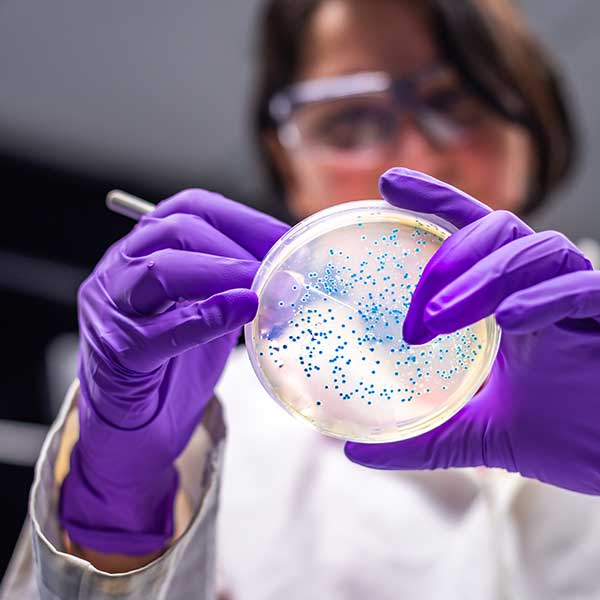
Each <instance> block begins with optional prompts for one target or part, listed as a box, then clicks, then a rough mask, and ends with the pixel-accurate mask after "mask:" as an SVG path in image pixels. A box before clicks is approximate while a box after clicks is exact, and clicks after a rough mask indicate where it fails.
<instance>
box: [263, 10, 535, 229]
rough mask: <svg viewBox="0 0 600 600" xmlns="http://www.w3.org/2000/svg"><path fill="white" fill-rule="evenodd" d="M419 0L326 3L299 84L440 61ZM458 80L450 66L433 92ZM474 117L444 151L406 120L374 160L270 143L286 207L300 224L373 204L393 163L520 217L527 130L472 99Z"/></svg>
mask: <svg viewBox="0 0 600 600" xmlns="http://www.w3.org/2000/svg"><path fill="white" fill-rule="evenodd" d="M413 5H414V6H418V5H419V2H415V1H414V0H413V1H412V2H411V1H404V2H402V1H400V0H370V1H369V2H364V0H324V1H323V2H322V3H321V5H320V6H319V8H318V9H317V10H316V12H315V14H314V15H313V17H312V21H311V23H310V25H309V29H308V32H307V35H306V38H305V43H304V49H303V52H302V55H301V61H300V70H299V74H298V78H297V79H298V81H304V80H312V79H319V78H324V77H335V76H340V75H346V74H351V73H358V72H363V71H385V72H387V73H389V74H390V75H392V77H394V78H403V77H410V76H411V75H414V74H415V73H418V72H421V71H423V70H424V69H427V67H430V66H431V65H433V64H436V63H439V62H441V61H443V58H444V57H443V56H440V55H439V54H438V51H437V49H436V47H435V44H434V40H433V38H432V35H431V33H430V31H429V30H428V28H427V24H426V21H425V19H424V17H423V16H422V15H421V14H419V12H418V8H414V7H413ZM457 83H458V79H457V77H456V74H455V73H454V72H453V71H452V70H451V69H447V70H446V71H445V72H444V73H443V74H442V75H440V77H439V81H437V82H436V81H434V82H433V83H432V84H431V85H433V87H436V86H441V87H442V88H447V87H450V88H452V86H453V85H455V84H457ZM473 102H475V103H476V104H477V109H476V112H477V114H478V118H477V120H476V121H475V122H474V124H473V125H471V126H470V127H469V128H468V129H466V130H465V132H464V133H463V134H462V135H461V136H460V138H459V139H458V140H454V141H453V143H451V144H447V145H440V144H437V143H433V142H432V141H431V140H430V139H428V136H427V135H425V134H424V133H423V132H422V130H421V128H420V127H418V126H417V124H416V121H414V120H413V119H412V118H411V117H410V116H407V117H403V118H402V122H401V124H400V126H399V130H398V133H397V135H396V138H397V139H396V138H395V139H393V140H391V141H388V143H387V144H386V151H385V152H382V153H379V154H378V155H377V158H376V160H369V161H362V162H361V161H360V160H358V161H357V160H354V161H353V160H345V159H343V158H340V157H339V156H338V157H337V158H336V159H335V160H330V159H328V158H325V157H324V156H323V155H321V154H319V153H318V152H313V151H311V150H310V149H307V148H302V147H301V146H300V147H298V148H292V149H287V148H284V147H283V146H281V145H280V143H279V141H278V140H277V139H276V136H273V138H272V139H271V140H270V142H269V143H270V146H271V148H272V151H273V153H274V158H275V161H276V164H277V165H278V167H279V169H280V170H281V173H282V175H283V179H284V183H285V186H286V197H287V205H288V209H289V210H290V212H291V213H292V215H293V216H294V217H296V218H298V219H300V218H303V217H306V216H308V215H310V214H312V213H314V212H316V211H318V210H321V209H323V208H326V207H327V206H331V205H334V204H339V203H341V202H346V201H349V200H358V199H369V198H377V197H379V196H380V194H379V192H378V179H379V176H380V175H381V174H382V173H383V172H384V171H385V170H386V169H388V168H390V167H393V166H404V167H408V168H411V169H415V170H417V171H423V172H425V173H428V174H429V175H432V176H433V177H436V178H438V179H441V180H443V181H446V182H448V183H451V184H452V185H454V186H456V187H459V188H461V189H463V190H464V191H466V192H468V193H469V194H471V195H473V196H475V197H476V198H478V199H479V200H481V201H483V202H485V203H486V204H488V205H490V206H491V207H492V208H494V209H508V210H512V211H515V212H518V211H519V209H520V207H521V204H522V202H523V200H524V198H525V195H526V186H527V181H528V179H529V173H530V170H531V150H530V140H529V136H528V134H527V133H526V132H525V131H524V130H523V129H521V128H520V127H518V126H516V125H513V124H511V123H509V122H508V121H506V120H503V119H501V118H500V117H497V116H495V115H493V114H491V113H490V112H489V111H487V110H486V109H485V108H484V107H482V106H481V105H480V104H479V103H478V102H477V101H476V100H473Z"/></svg>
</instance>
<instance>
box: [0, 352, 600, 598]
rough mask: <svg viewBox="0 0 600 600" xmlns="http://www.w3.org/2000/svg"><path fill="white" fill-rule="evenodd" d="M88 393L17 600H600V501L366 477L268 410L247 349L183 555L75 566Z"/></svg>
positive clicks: (497, 474) (23, 562) (45, 488)
mask: <svg viewBox="0 0 600 600" xmlns="http://www.w3.org/2000/svg"><path fill="white" fill-rule="evenodd" d="M76 393H77V388H76V387H74V388H72V390H71V392H70V395H69V396H68V397H67V399H66V402H65V406H64V407H63V410H62V411H61V414H60V415H59V418H58V419H57V422H56V423H55V425H54V427H53V428H52V430H51V432H50V434H49V437H48V439H47V441H46V444H45V446H44V449H43V451H42V453H41V455H40V461H39V463H38V465H37V469H36V479H35V482H34V486H33V489H32V498H31V506H30V517H31V521H32V525H31V526H29V525H28V526H27V527H26V529H25V530H24V534H23V536H22V540H21V542H20V544H19V546H18V548H17V550H16V551H15V556H14V557H13V561H12V564H11V567H10V569H9V572H8V573H7V576H6V578H5V581H4V585H3V594H2V596H1V597H2V598H3V599H8V598H10V599H11V600H12V599H18V600H34V599H36V600H37V599H38V598H43V599H53V600H54V599H56V598H69V599H71V598H78V599H81V600H84V599H85V600H87V599H92V598H94V599H104V598H122V599H127V600H133V599H137V598H152V599H155V598H156V599H158V598H168V599H169V600H180V599H181V600H183V599H185V600H187V599H190V598H194V599H208V598H214V597H215V593H216V592H215V589H216V587H218V588H219V589H221V590H226V591H227V592H228V594H229V595H230V597H231V598H233V599H234V600H259V599H260V600H282V599H283V598H285V600H312V599H321V598H327V599H328V600H338V599H339V600H341V599H344V600H355V599H356V600H359V599H360V600H365V599H369V600H388V599H394V600H396V599H399V598H400V599H402V598H409V597H418V598H426V599H432V600H437V599H442V598H443V599H444V600H454V599H456V600H458V599H460V600H470V599H473V600H483V599H485V600H496V599H510V600H514V599H517V600H518V599H527V600H536V599H540V600H553V599H559V598H560V599H567V598H568V599H569V600H584V599H585V600H587V599H589V600H592V599H594V600H597V599H598V598H600V569H598V565H599V564H600V498H595V497H591V496H584V495H581V494H575V493H572V492H567V491H564V490H560V489H557V488H553V487H550V486H547V485H543V484H540V483H538V482H535V481H531V480H525V479H522V478H520V477H518V476H515V475H509V474H506V473H504V472H501V471H491V470H488V471H486V470H464V471H458V470H452V471H444V472H421V473H416V472H383V471H373V470H369V469H365V468H362V467H359V466H356V465H353V464H352V463H350V462H349V461H348V460H347V459H346V458H345V457H344V455H343V452H342V445H341V443H339V442H337V441H333V440H330V439H328V438H325V437H322V436H320V435H319V434H317V433H316V432H314V431H312V430H311V429H309V428H307V427H306V426H305V425H303V424H301V423H298V422H297V421H295V420H294V419H292V418H291V417H290V416H289V415H287V414H286V413H285V412H284V411H283V410H282V409H280V408H279V407H278V406H277V405H276V404H275V403H274V402H273V401H272V400H271V399H270V398H269V397H268V396H267V395H266V392H264V390H263V389H262V388H261V387H260V384H259V382H258V380H257V379H256V377H255V376H254V373H253V371H252V368H251V366H250V364H249V361H248V359H247V356H246V354H245V351H244V349H243V348H238V349H237V350H236V351H235V352H234V353H233V355H232V357H231V359H230V361H229V363H228V365H227V368H226V371H225V373H224V375H223V378H222V380H221V382H220V384H219V386H218V390H217V393H218V395H219V397H220V398H221V399H222V402H223V404H224V406H225V412H226V416H227V419H226V420H227V422H228V434H227V437H228V439H227V444H226V448H225V456H224V458H223V453H222V448H223V429H222V422H221V421H220V416H219V414H218V410H216V409H215V410H214V411H212V416H211V417H210V418H209V419H205V420H204V422H203V424H202V425H201V426H200V427H199V428H198V430H197V432H196V434H195V436H194V438H193V439H192V441H191V443H190V445H189V446H188V448H186V450H185V451H184V454H183V455H182V457H181V458H180V459H179V461H178V468H179V470H180V474H181V487H182V496H184V497H185V498H186V499H187V502H188V505H189V506H188V509H187V512H188V513H189V514H187V515H186V514H183V513H185V512H186V511H185V510H184V509H178V511H179V513H181V514H179V516H178V529H179V532H180V533H179V537H178V539H177V541H175V542H174V543H173V545H172V547H171V549H170V550H169V551H168V552H166V553H165V554H164V555H163V556H162V557H161V558H160V559H158V560H157V561H154V562H153V563H151V564H150V565H148V566H147V567H145V568H143V569H140V570H138V571H134V572H131V573H127V574H122V575H108V574H105V573H102V572H100V571H98V570H96V569H94V568H93V567H92V566H91V565H90V564H89V563H86V562H85V561H82V560H80V559H77V558H74V557H72V556H70V555H68V554H65V553H64V552H63V551H62V550H63V548H62V540H61V536H60V532H59V530H58V526H57V522H56V499H57V491H58V481H59V480H60V476H58V475H57V472H58V471H59V469H58V467H57V463H59V462H60V461H61V460H63V461H64V457H63V458H62V459H61V458H60V453H61V450H59V445H60V443H61V439H63V438H65V436H67V433H65V431H66V426H65V420H66V418H67V414H68V410H69V406H70V405H71V403H72V402H74V401H75V399H76ZM215 415H216V416H215ZM71 419H73V415H71ZM63 450H64V448H63ZM223 463H224V465H223ZM221 466H224V469H223V480H222V489H221V493H220V498H221V501H220V509H219V516H218V519H217V517H216V514H217V504H218V496H219V492H218V487H219V472H220V469H221ZM184 504H185V502H184ZM216 519H217V524H216V531H217V535H216V539H217V540H218V545H217V549H215V520H216ZM184 530H185V531H184ZM215 562H216V563H217V564H218V583H217V584H215V581H214V577H213V573H214V565H215ZM36 581H37V583H36Z"/></svg>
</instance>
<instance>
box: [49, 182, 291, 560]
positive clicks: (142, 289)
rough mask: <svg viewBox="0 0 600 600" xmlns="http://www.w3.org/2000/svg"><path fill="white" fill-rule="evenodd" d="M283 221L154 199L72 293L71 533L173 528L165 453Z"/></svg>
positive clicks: (135, 536) (219, 359) (189, 196)
mask: <svg viewBox="0 0 600 600" xmlns="http://www.w3.org/2000/svg"><path fill="white" fill-rule="evenodd" d="M286 230H287V226H286V225H285V224H283V223H281V222H279V221H277V220H276V219H273V218H272V217H269V216H267V215H264V214H262V213H260V212H258V211H255V210H253V209H250V208H248V207H246V206H243V205H240V204H237V203H235V202H233V201H231V200H228V199H226V198H223V197H222V196H220V195H217V194H213V193H211V192H207V191H204V190H188V191H184V192H181V193H180V194H177V195H176V196H174V197H173V198H171V199H169V200H166V201H165V202H163V203H161V204H160V205H159V206H158V207H157V208H156V210H154V211H153V212H152V213H151V214H149V215H147V216H145V217H144V218H143V219H142V220H141V221H140V222H139V224H138V225H137V226H136V227H135V228H134V229H133V231H132V232H131V233H130V234H129V235H127V236H126V237H125V238H123V239H122V240H120V241H118V242H117V243H116V244H114V245H113V246H112V247H111V248H110V249H109V250H108V251H107V252H106V254H105V255H104V257H103V258H102V259H101V260H100V262H99V264H98V265H97V267H96V269H95V270H94V272H93V273H92V275H91V276H90V277H89V278H88V279H87V280H86V281H85V282H84V283H83V285H82V286H81V288H80V291H79V326H80V340H81V341H80V359H79V379H80V382H81V392H80V398H79V423H80V434H79V441H78V442H77V444H76V446H75V448H74V450H73V452H72V455H71V468H70V471H69V474H68V476H67V478H66V479H65V482H64V484H63V487H62V491H61V499H60V509H59V513H60V520H61V523H62V525H63V527H64V528H65V530H66V531H67V533H68V535H69V537H70V539H71V540H72V541H73V542H75V543H76V544H79V545H81V546H83V547H86V548H89V549H92V550H95V551H98V552H102V553H117V554H126V555H143V554H148V553H151V552H154V551H157V550H160V549H162V548H164V546H165V544H166V542H167V540H168V539H169V538H170V537H171V535H172V533H173V521H172V507H173V499H174V495H175V491H176V488H177V476H176V471H175V468H174V466H173V463H174V460H175V459H176V458H177V456H178V455H179V454H180V453H181V451H182V450H183V449H184V448H185V446H186V444H187V442H188V441H189V439H190V437H191V435H192V433H193V431H194V429H195V428H196V426H197V424H198V422H199V420H200V418H201V417H202V413H203V410H204V408H205V406H206V404H207V403H208V401H209V400H210V398H211V397H212V394H213V388H214V386H215V384H216V382H217V380H218V378H219V376H220V375H221V372H222V370H223V368H224V365H225V362H226V360H227V357H228V355H229V353H230V352H231V350H232V348H233V346H234V345H235V343H236V340H237V337H238V335H239V330H240V327H241V326H242V325H243V324H244V323H247V322H249V321H250V320H252V319H253V318H254V315H255V313H256V310H257V306H258V299H257V297H256V294H255V293H254V292H252V291H251V290H250V289H249V288H250V286H251V284H252V280H253V278H254V275H255V273H256V270H257V268H258V266H259V264H260V261H261V260H262V259H263V257H264V255H265V254H266V252H267V251H268V250H269V248H270V247H271V246H272V245H273V243H274V242H275V241H277V240H278V239H279V238H280V237H281V235H283V234H284V233H285V231H286Z"/></svg>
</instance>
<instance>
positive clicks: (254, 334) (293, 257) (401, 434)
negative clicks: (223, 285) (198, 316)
mask: <svg viewBox="0 0 600 600" xmlns="http://www.w3.org/2000/svg"><path fill="white" fill-rule="evenodd" d="M454 230H455V228H454V227H452V226H451V225H450V224H449V223H447V222H445V221H443V220H442V219H439V218H437V217H435V216H432V215H423V214H420V213H415V212H412V211H408V210H402V209H398V208H395V207H392V206H390V205H389V204H388V203H386V202H384V201H382V200H365V201H357V202H349V203H346V204H340V205H337V206H334V207H333V208H328V209H326V210H323V211H320V212H318V213H316V214H314V215H312V216H311V217H309V218H307V219H305V220H304V221H301V222H300V223H298V224H297V225H296V226H295V227H293V228H292V229H291V230H290V231H289V232H287V233H286V235H284V236H283V237H282V238H281V239H280V240H279V241H278V242H277V243H276V244H275V245H274V246H273V248H272V249H271V250H270V252H269V253H268V254H267V256H266V257H265V259H264V261H263V263H262V265H261V267H260V268H259V270H258V272H257V274H256V277H255V279H254V283H253V289H254V290H255V291H256V293H257V294H258V297H259V309H258V313H257V316H256V317H255V319H254V320H253V321H252V322H251V323H248V324H247V325H246V327H245V338H246V346H247V350H248V354H249V356H250V361H251V363H252V366H253V368H254V370H255V372H256V374H257V376H258V378H259V380H260V381H261V383H262V385H263V386H264V387H265V389H266V390H267V392H268V393H269V395H270V396H271V397H272V398H273V399H274V400H275V401H276V402H277V403H278V404H279V405H280V406H282V407H283V408H284V409H285V410H287V411H288V412H289V413H290V414H292V415H293V416H295V417H296V418H298V419H300V420H302V421H303V422H305V423H307V424H309V425H311V426H312V427H314V428H316V429H317V430H318V431H320V432H321V433H323V434H325V435H328V436H332V437H335V438H341V439H344V440H351V441H359V442H370V443H383V442H391V441H398V440H402V439H407V438H410V437H414V436H417V435H420V434H422V433H425V432H426V431H429V430H431V429H433V428H435V427H437V426H438V425H440V424H442V423H443V422H445V421H446V420H448V419H449V418H450V417H451V416H452V415H454V414H455V413H457V412H458V411H459V410H460V409H461V408H462V407H463V406H464V405H465V404H466V403H467V402H468V401H469V400H470V399H471V398H472V396H473V395H474V394H475V393H476V392H477V390H478V389H479V388H480V386H481V385H482V384H483V382H484V381H485V379H486V377H487V376H488V374H489V372H490V370H491V367H492V365H493V362H494V360H495V357H496V354H497V351H498V346H499V342H500V329H499V327H498V325H497V324H496V321H495V319H494V318H493V316H491V317H488V318H486V319H483V320H481V321H479V322H477V323H475V324H473V325H471V326H469V327H466V328H464V329H461V330H459V331H457V332H455V333H452V334H449V335H442V336H438V337H437V338H435V339H434V340H432V341H431V342H429V343H427V344H423V345H419V346H411V345H409V344H407V343H406V342H405V341H404V340H403V338H402V324H403V322H404V318H405V316H406V313H407V310H408V307H409V304H410V300H411V296H412V292H413V290H414V289H415V287H416V285H417V283H418V281H419V279H420V277H421V274H422V273H423V270H424V268H425V265H426V264H427V262H428V261H429V260H430V259H431V257H432V256H433V254H434V253H435V252H436V250H437V249H438V248H439V247H440V245H441V244H442V242H443V241H444V239H446V238H447V237H448V236H449V235H451V233H452V231H454Z"/></svg>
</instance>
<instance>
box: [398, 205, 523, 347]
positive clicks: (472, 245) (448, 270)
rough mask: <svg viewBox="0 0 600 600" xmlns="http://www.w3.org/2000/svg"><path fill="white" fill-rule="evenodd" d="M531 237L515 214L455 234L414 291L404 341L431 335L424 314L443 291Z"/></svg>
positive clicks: (493, 215) (493, 216) (492, 216)
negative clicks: (490, 257) (512, 244)
mask: <svg viewBox="0 0 600 600" xmlns="http://www.w3.org/2000/svg"><path fill="white" fill-rule="evenodd" d="M532 233H533V231H532V229H531V228H530V227H529V226H528V225H526V224H525V223H524V222H523V221H521V219H519V218H518V217H517V216H515V215H514V214H513V213H511V212H508V211H500V210H499V211H494V212H491V213H489V214H488V215H486V216H485V217H483V218H481V219H478V220H477V221H474V222H473V223H470V224H469V225H466V226H465V227H464V228H463V229H460V230H459V231H457V232H456V233H453V234H452V235H451V236H450V237H449V238H448V239H447V240H445V241H444V243H443V244H442V246H441V247H440V248H439V250H438V251H437V252H436V253H435V254H434V255H433V256H432V258H431V260H430V261H429V262H428V263H427V265H426V266H425V269H424V271H423V274H422V276H421V279H420V280H419V283H418V284H417V287H416V288H415V290H414V293H413V296H412V299H411V302H410V307H409V309H408V312H407V314H406V319H405V321H404V325H403V337H404V339H405V341H406V342H408V343H409V344H412V343H417V342H418V340H420V339H423V338H424V337H426V336H427V335H428V332H427V328H426V326H425V323H424V322H423V310H424V308H425V306H427V303H428V302H429V301H430V300H431V299H432V298H433V297H434V296H435V295H436V294H437V293H438V292H439V291H440V290H442V289H443V288H444V287H446V286H447V285H448V284H449V283H451V282H452V281H454V280H455V279H456V278H457V277H459V276H460V275H462V274H463V273H464V272H465V271H467V270H468V269H469V268H471V267H472V266H473V265H475V264H476V263H477V262H478V261H480V260H481V259H482V258H484V257H485V256H487V255H488V254H491V253H492V252H494V251H495V250H497V249H498V248H501V247H502V246H504V245H506V244H508V243H509V242H512V241H514V240H516V239H519V238H521V237H524V236H526V235H531V234H532Z"/></svg>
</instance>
